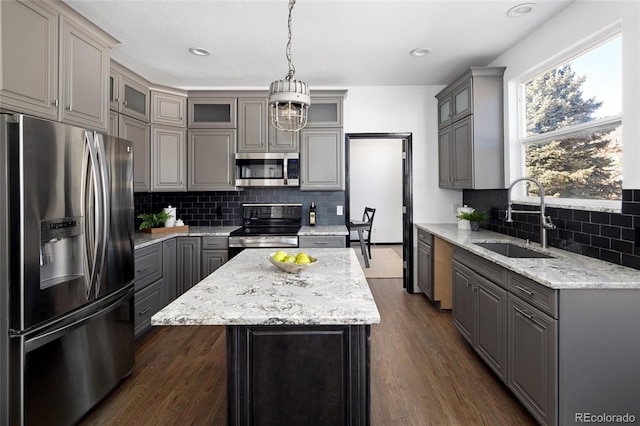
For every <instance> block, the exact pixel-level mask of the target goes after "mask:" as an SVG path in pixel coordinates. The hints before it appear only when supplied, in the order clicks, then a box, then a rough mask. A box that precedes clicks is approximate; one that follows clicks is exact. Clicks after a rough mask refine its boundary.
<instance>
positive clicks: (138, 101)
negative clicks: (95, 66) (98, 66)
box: [109, 62, 151, 123]
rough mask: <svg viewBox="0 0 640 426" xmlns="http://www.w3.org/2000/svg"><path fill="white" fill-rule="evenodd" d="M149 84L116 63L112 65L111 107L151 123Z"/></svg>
mask: <svg viewBox="0 0 640 426" xmlns="http://www.w3.org/2000/svg"><path fill="white" fill-rule="evenodd" d="M150 96H151V91H150V90H149V83H147V82H146V81H145V80H143V79H142V78H141V77H139V76H138V75H136V74H134V73H133V72H131V71H129V70H128V69H127V68H125V67H123V66H121V65H120V64H118V63H116V62H112V63H111V72H110V76H109V107H110V108H111V109H113V110H116V111H118V112H119V113H120V114H125V115H128V116H129V117H133V118H137V119H138V120H142V121H145V122H147V123H148V122H149V105H150V100H149V98H150Z"/></svg>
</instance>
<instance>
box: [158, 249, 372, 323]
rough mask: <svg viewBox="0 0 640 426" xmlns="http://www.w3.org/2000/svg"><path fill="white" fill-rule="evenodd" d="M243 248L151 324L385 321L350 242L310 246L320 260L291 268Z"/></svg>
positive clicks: (264, 253) (259, 251) (264, 252)
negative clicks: (284, 268)
mask: <svg viewBox="0 0 640 426" xmlns="http://www.w3.org/2000/svg"><path fill="white" fill-rule="evenodd" d="M273 251H274V249H252V250H244V251H242V252H241V253H240V254H238V255H237V256H236V257H234V258H233V259H231V260H230V261H229V262H227V263H225V264H224V265H222V266H221V267H220V268H219V269H217V270H216V271H215V272H213V273H212V274H211V275H209V276H208V277H206V278H205V279H204V280H202V281H201V282H200V283H198V284H196V285H195V286H194V287H192V288H191V289H190V290H188V291H187V292H186V293H184V294H183V295H182V296H180V297H179V298H178V299H176V300H175V301H173V302H172V303H171V304H169V305H167V306H166V307H165V308H163V309H162V310H161V311H160V312H158V313H157V314H155V315H154V316H153V317H152V318H151V324H152V325H339V324H346V325H361V324H377V323H379V322H380V314H379V312H378V308H377V306H376V303H375V301H374V299H373V295H372V294H371V290H370V289H369V284H368V283H367V280H366V278H365V276H364V273H363V272H362V267H361V266H360V263H359V262H358V258H357V257H356V253H355V251H354V250H353V249H351V248H340V249H336V248H331V249H308V251H307V253H308V254H310V255H311V256H314V257H316V258H317V259H318V263H317V264H316V265H313V266H312V267H311V268H309V269H308V270H306V271H302V272H300V273H298V274H289V273H286V272H283V271H281V270H280V269H278V268H276V267H275V266H274V265H272V264H271V263H270V262H269V259H268V258H267V256H268V255H269V253H271V252H273Z"/></svg>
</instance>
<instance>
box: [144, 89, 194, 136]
mask: <svg viewBox="0 0 640 426" xmlns="http://www.w3.org/2000/svg"><path fill="white" fill-rule="evenodd" d="M151 123H152V124H164V125H167V126H176V127H186V126H187V97H186V96H181V95H177V94H173V93H167V92H163V91H158V90H152V91H151Z"/></svg>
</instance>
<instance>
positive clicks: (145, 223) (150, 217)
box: [138, 210, 171, 232]
mask: <svg viewBox="0 0 640 426" xmlns="http://www.w3.org/2000/svg"><path fill="white" fill-rule="evenodd" d="M170 218H171V215H170V214H169V213H167V212H165V211H164V210H163V211H161V212H160V213H142V214H139V215H138V219H142V223H141V224H140V228H139V229H140V230H141V231H146V232H150V230H151V229H153V228H161V227H164V223H165V222H166V221H167V220H169V219H170Z"/></svg>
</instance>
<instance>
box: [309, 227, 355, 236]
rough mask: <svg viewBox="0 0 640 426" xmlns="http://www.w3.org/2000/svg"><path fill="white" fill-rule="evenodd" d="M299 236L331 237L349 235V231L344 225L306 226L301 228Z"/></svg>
mask: <svg viewBox="0 0 640 426" xmlns="http://www.w3.org/2000/svg"><path fill="white" fill-rule="evenodd" d="M298 235H304V236H314V235H318V236H330V235H339V236H344V235H349V230H348V229H347V227H346V226H344V225H316V226H308V225H305V226H303V227H302V228H300V231H298Z"/></svg>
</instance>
